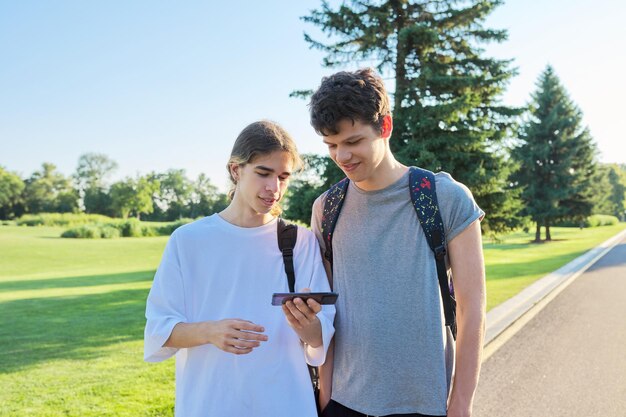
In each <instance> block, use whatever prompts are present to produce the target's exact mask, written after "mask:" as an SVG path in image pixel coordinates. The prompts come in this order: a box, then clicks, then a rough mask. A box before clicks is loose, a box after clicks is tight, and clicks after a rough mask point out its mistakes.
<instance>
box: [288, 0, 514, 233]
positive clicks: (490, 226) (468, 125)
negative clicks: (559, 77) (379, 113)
mask: <svg viewBox="0 0 626 417" xmlns="http://www.w3.org/2000/svg"><path fill="white" fill-rule="evenodd" d="M501 3H502V2H501V1H499V0H494V1H483V0H473V1H458V0H442V1H424V0H422V1H408V0H389V1H384V2H373V1H356V0H353V1H351V2H349V4H348V5H346V4H345V3H344V4H343V5H342V6H340V7H339V8H338V10H336V11H335V10H333V9H332V8H331V7H330V6H329V5H328V2H326V1H324V2H323V3H322V7H321V9H320V10H314V11H313V12H311V15H310V16H306V17H304V18H303V19H304V20H305V21H306V22H310V23H313V24H315V25H317V26H319V27H320V28H321V29H322V31H324V32H325V33H327V34H330V35H332V36H334V37H335V39H336V41H335V42H334V43H330V44H323V43H321V42H318V41H315V40H313V39H311V37H310V36H308V35H305V40H306V41H307V42H309V44H310V45H311V46H312V47H314V48H318V49H321V50H322V51H325V52H326V53H327V56H326V58H325V59H324V61H323V65H324V66H327V67H336V66H340V65H343V64H347V63H353V62H368V60H370V61H371V60H373V61H375V62H376V63H377V68H378V70H379V71H380V72H383V73H384V72H385V71H389V72H391V73H392V74H393V78H394V81H395V93H394V97H393V98H394V108H393V112H394V133H393V139H392V141H391V145H392V150H393V151H394V153H395V155H396V157H397V158H398V159H399V160H400V161H401V162H403V163H406V164H410V165H419V166H422V167H424V168H428V169H431V170H434V171H438V170H442V169H443V170H445V171H448V172H450V173H451V174H452V175H453V176H454V177H455V178H456V179H457V180H459V181H461V182H463V183H465V184H466V185H468V186H469V187H470V189H471V190H472V192H473V193H474V196H475V198H476V200H477V202H478V204H479V205H480V206H481V207H482V208H483V209H484V210H485V211H486V212H487V213H488V216H487V218H486V220H485V221H484V222H483V227H485V228H486V229H487V230H490V231H492V232H500V231H504V230H507V229H510V228H513V227H515V226H517V225H519V223H520V219H519V218H518V216H517V212H518V211H519V208H520V206H519V202H518V201H517V199H516V194H515V191H514V190H512V189H511V187H510V184H509V181H508V176H509V174H510V172H511V171H512V167H513V165H512V163H511V161H510V160H509V159H508V158H507V155H508V152H509V145H508V141H507V139H509V138H510V137H511V135H512V129H513V128H514V121H515V118H516V117H517V116H518V115H519V114H521V109H514V108H509V107H505V106H502V105H501V104H499V102H498V99H499V96H500V95H501V93H502V92H503V91H504V88H505V87H506V85H507V83H508V81H509V79H510V78H511V77H512V76H513V75H514V74H515V71H514V70H511V69H510V68H509V65H510V61H506V60H496V59H491V58H488V57H484V56H483V55H484V54H483V52H484V51H483V50H482V49H481V48H480V46H479V45H480V44H484V43H487V42H502V41H504V40H505V39H506V37H507V34H506V31H504V30H491V29H485V28H483V26H482V24H483V22H484V20H485V18H486V17H487V16H488V15H489V14H490V13H491V12H492V11H493V9H494V8H495V7H497V6H499V5H500V4H501ZM300 93H302V92H300ZM297 94H298V93H296V95H297Z"/></svg>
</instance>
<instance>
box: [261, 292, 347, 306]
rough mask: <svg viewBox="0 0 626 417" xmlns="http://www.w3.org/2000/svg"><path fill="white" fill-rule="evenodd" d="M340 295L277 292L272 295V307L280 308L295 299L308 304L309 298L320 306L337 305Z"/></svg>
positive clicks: (333, 293) (331, 293) (334, 293)
mask: <svg viewBox="0 0 626 417" xmlns="http://www.w3.org/2000/svg"><path fill="white" fill-rule="evenodd" d="M337 297H339V294H337V293H336V292H277V293H274V294H272V305H273V306H279V305H283V304H285V303H286V302H287V301H290V300H293V299H294V298H300V299H302V301H304V302H306V300H308V299H309V298H312V299H314V300H315V301H317V302H318V303H320V304H335V302H337Z"/></svg>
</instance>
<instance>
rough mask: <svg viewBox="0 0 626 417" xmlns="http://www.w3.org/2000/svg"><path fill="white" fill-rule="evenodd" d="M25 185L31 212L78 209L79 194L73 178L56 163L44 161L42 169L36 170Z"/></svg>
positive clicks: (28, 206) (26, 203)
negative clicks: (57, 166) (73, 183)
mask: <svg viewBox="0 0 626 417" xmlns="http://www.w3.org/2000/svg"><path fill="white" fill-rule="evenodd" d="M25 185H26V186H25V188H24V203H25V205H26V211H27V212H29V213H41V212H61V213H64V212H72V211H76V210H78V194H77V192H76V190H75V189H74V188H73V187H72V182H71V180H70V179H69V178H66V177H65V176H64V175H63V174H61V173H60V172H58V171H57V169H56V166H55V165H54V164H51V163H47V162H44V163H43V164H42V169H41V171H36V172H34V173H33V175H31V177H30V178H29V179H27V180H26V184H25Z"/></svg>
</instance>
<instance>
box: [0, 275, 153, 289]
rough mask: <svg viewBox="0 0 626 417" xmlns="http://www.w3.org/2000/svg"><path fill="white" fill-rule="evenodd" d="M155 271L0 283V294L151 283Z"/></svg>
mask: <svg viewBox="0 0 626 417" xmlns="http://www.w3.org/2000/svg"><path fill="white" fill-rule="evenodd" d="M154 273H155V271H137V272H125V273H122V274H108V275H83V276H78V277H63V278H48V279H33V280H29V279H25V280H15V281H4V282H0V292H3V291H19V290H42V289H48V288H72V287H91V286H96V285H109V284H124V283H129V282H141V281H152V278H154Z"/></svg>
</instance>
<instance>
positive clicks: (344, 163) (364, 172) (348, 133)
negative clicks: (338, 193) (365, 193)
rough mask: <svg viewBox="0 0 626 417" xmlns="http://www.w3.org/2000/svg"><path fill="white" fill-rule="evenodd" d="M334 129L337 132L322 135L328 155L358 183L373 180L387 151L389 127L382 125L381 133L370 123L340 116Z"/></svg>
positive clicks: (387, 153)
mask: <svg viewBox="0 0 626 417" xmlns="http://www.w3.org/2000/svg"><path fill="white" fill-rule="evenodd" d="M388 117H389V116H388ZM389 120H391V118H390V117H389ZM389 123H390V121H389ZM337 131H338V133H337V134H331V135H328V136H324V143H325V144H326V145H327V146H328V152H329V154H330V158H331V159H332V160H333V161H334V162H335V163H336V164H337V165H338V166H339V168H341V170H342V171H343V172H344V174H346V176H347V177H348V178H349V179H350V180H351V181H354V182H355V183H357V184H359V183H361V184H367V183H371V182H374V181H373V180H375V178H376V176H377V175H378V174H379V172H378V171H379V169H378V168H379V167H380V166H381V163H382V162H383V161H385V159H386V158H388V156H389V155H390V153H389V134H390V133H391V132H390V128H389V129H387V130H385V128H383V132H382V134H381V132H378V131H377V130H376V129H375V128H374V127H373V126H372V125H371V124H368V123H362V122H360V121H358V120H357V121H355V122H354V123H353V122H352V120H349V119H343V120H341V121H340V122H339V123H337ZM387 132H389V133H387ZM363 188H368V187H363Z"/></svg>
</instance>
